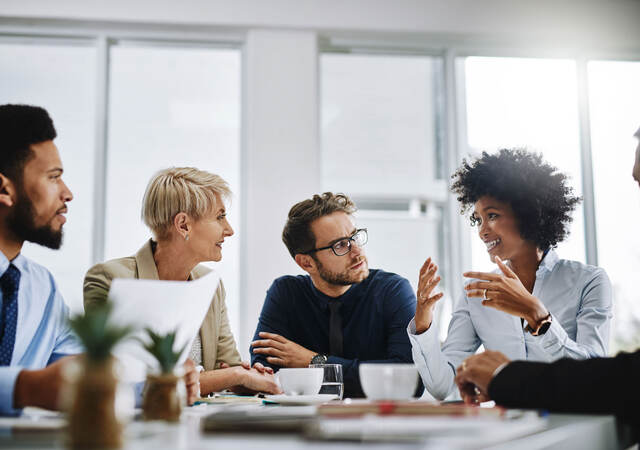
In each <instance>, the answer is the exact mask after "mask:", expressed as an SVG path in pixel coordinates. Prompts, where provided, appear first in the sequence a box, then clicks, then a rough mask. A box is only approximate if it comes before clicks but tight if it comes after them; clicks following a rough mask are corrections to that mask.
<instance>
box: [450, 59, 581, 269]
mask: <svg viewBox="0 0 640 450" xmlns="http://www.w3.org/2000/svg"><path fill="white" fill-rule="evenodd" d="M463 64H464V75H465V93H466V96H465V100H466V121H467V137H468V146H469V151H470V152H471V153H472V154H473V155H478V154H479V153H480V152H481V151H488V152H493V151H497V150H498V149H500V148H513V147H526V148H527V149H529V150H533V151H537V152H541V153H542V154H543V157H544V158H545V159H546V160H547V161H548V162H550V163H551V164H553V165H555V166H556V167H557V168H558V169H559V170H560V171H561V172H564V173H567V174H568V175H569V176H570V185H571V186H572V187H573V189H574V192H575V193H576V194H577V195H581V193H582V176H581V163H580V143H579V128H578V110H577V108H578V106H577V105H578V102H577V84H576V64H575V62H574V61H570V60H545V59H525V58H487V57H470V58H466V59H464V60H463ZM471 233H472V234H473V236H472V237H471V243H472V266H473V268H474V269H480V270H493V269H494V268H495V267H496V266H495V265H494V264H492V263H491V262H490V261H489V258H488V257H487V252H486V249H485V248H484V245H483V244H482V242H481V241H480V239H478V237H477V230H476V229H472V230H471ZM558 252H559V255H560V257H561V258H565V259H574V260H577V261H582V262H584V261H585V243H584V219H583V210H582V206H580V207H578V208H577V209H576V211H575V212H574V215H573V223H572V226H571V234H570V235H569V238H568V239H567V240H566V241H565V242H563V243H561V244H560V245H559V246H558Z"/></svg>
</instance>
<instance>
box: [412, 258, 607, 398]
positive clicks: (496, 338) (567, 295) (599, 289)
mask: <svg viewBox="0 0 640 450" xmlns="http://www.w3.org/2000/svg"><path fill="white" fill-rule="evenodd" d="M470 282H471V281H470ZM533 295H534V296H536V297H537V298H538V299H540V301H542V303H544V305H545V306H546V308H547V310H548V311H549V312H550V313H551V316H552V324H551V327H549V330H548V331H547V332H546V333H545V334H544V335H542V336H532V335H531V334H530V333H528V332H526V331H524V330H523V328H522V324H521V320H520V318H519V317H516V316H512V315H510V314H507V313H504V312H502V311H498V310H496V309H493V308H490V307H487V306H483V305H482V299H478V298H469V297H467V296H466V295H465V294H463V295H462V297H461V298H460V300H459V302H458V304H457V305H456V306H455V308H454V312H453V316H452V318H451V322H450V323H449V331H448V334H447V339H446V340H445V342H444V344H443V345H442V347H441V346H440V342H439V340H438V327H437V325H436V324H435V323H434V324H432V326H431V327H430V328H429V329H428V330H427V331H425V332H424V333H422V334H416V327H415V318H414V319H412V320H411V322H409V325H408V327H407V332H408V334H409V340H410V341H411V346H412V353H413V361H414V362H415V364H416V366H417V367H418V370H419V371H420V376H421V377H422V381H423V382H424V385H425V388H426V389H427V390H428V391H429V392H430V393H431V394H432V395H433V396H434V397H435V398H436V399H439V400H442V399H445V398H447V397H448V398H459V394H458V390H457V387H456V385H455V382H454V378H455V374H456V368H457V367H458V366H459V365H460V364H461V363H462V361H464V359H465V358H467V357H468V356H471V355H473V354H474V353H475V352H476V350H478V348H479V347H480V346H481V345H483V346H484V348H485V349H487V350H497V351H500V352H502V353H504V354H505V355H506V356H507V357H509V358H510V359H512V360H517V359H520V360H530V361H544V362H550V361H554V360H556V359H559V358H565V357H568V358H575V359H586V358H592V357H596V356H606V354H607V350H608V346H609V345H608V344H609V327H610V321H611V317H612V313H611V309H612V289H611V282H610V281H609V277H608V276H607V274H606V273H605V271H604V270H603V269H601V268H599V267H594V266H588V265H585V264H582V263H579V262H577V261H568V260H565V259H559V258H558V255H557V254H556V252H555V251H553V250H550V251H549V252H548V253H547V255H546V256H545V258H544V259H543V260H542V262H541V263H540V265H539V267H538V270H537V272H536V281H535V284H534V287H533ZM525 325H526V323H525Z"/></svg>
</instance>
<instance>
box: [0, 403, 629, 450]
mask: <svg viewBox="0 0 640 450" xmlns="http://www.w3.org/2000/svg"><path fill="white" fill-rule="evenodd" d="M314 408H316V407H314V406H307V407H289V406H273V405H271V406H268V405H258V404H255V405H220V404H215V405H214V404H200V405H197V406H193V407H190V408H186V409H185V410H184V411H183V413H182V417H181V421H180V422H179V423H175V424H171V423H164V422H144V421H142V420H139V419H136V420H132V421H130V422H129V423H128V424H127V425H126V426H125V431H124V438H125V445H124V448H126V449H132V450H143V449H154V450H155V449H185V450H191V449H209V448H210V449H234V450H241V449H242V450H244V449H260V450H269V449H274V450H276V449H277V450H288V449H297V448H305V449H308V450H315V449H318V450H321V449H363V448H375V449H387V448H398V449H407V450H409V449H412V450H413V449H444V448H447V449H449V448H451V449H475V448H492V449H511V448H516V449H518V450H523V449H552V448H553V449H558V448H561V449H562V450H572V449H581V450H584V449H618V448H619V449H625V448H629V447H630V446H631V445H632V444H633V441H632V440H631V439H632V438H631V436H632V434H631V433H632V432H633V430H631V429H630V428H629V427H626V426H624V425H621V424H620V423H618V422H617V421H616V419H615V418H614V417H613V416H595V415H565V414H546V415H544V414H542V415H541V414H539V413H538V412H535V411H513V410H510V411H508V415H509V416H511V417H510V418H501V419H499V420H496V419H492V418H483V417H480V416H478V417H458V418H454V417H436V416H431V417H408V416H405V417H403V416H390V417H382V416H371V415H367V416H363V417H358V418H340V417H338V418H335V417H333V418H320V419H316V422H317V423H316V428H317V429H315V431H314V432H313V433H308V432H307V433H297V432H277V431H273V432H265V431H257V430H256V429H254V427H252V426H251V425H250V424H248V423H247V424H246V426H245V427H244V428H243V429H241V430H240V431H219V430H218V431H205V430H204V429H203V428H204V424H205V422H207V420H210V419H207V417H211V416H212V415H221V416H224V415H229V413H230V412H233V413H236V414H237V411H245V412H248V413H249V414H251V415H252V416H256V415H265V416H268V415H272V414H283V413H287V414H292V417H298V416H300V414H302V415H311V416H313V415H314V412H313V411H314ZM29 416H31V417H29ZM29 421H31V423H32V425H33V426H31V427H29V426H28V425H29ZM62 423H64V419H63V418H62V417H61V416H60V415H55V414H52V413H48V412H47V413H41V412H40V411H35V412H29V413H28V414H26V416H25V417H22V418H19V419H15V418H2V420H0V448H15V449H36V448H37V449H41V448H65V442H66V441H65V432H64V430H63V429H62V428H61V427H60V426H59V425H60V424H62ZM47 425H50V426H47ZM241 428H242V427H241ZM345 429H346V430H347V431H348V432H347V433H346V434H345ZM403 429H406V432H404V433H403V432H402V430H403ZM318 430H320V431H318ZM354 430H355V432H354Z"/></svg>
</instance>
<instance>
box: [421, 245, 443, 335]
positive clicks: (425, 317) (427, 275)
mask: <svg viewBox="0 0 640 450" xmlns="http://www.w3.org/2000/svg"><path fill="white" fill-rule="evenodd" d="M437 272H438V266H437V265H436V264H435V263H434V262H433V261H432V260H431V257H429V258H427V260H426V261H425V262H424V264H423V265H422V268H421V269H420V278H419V279H418V290H417V291H416V297H417V303H416V317H415V322H416V333H418V334H420V333H424V332H425V331H426V330H428V329H429V327H431V322H432V321H433V309H434V308H435V305H436V302H437V301H438V300H440V299H441V298H442V296H443V293H442V292H440V293H437V294H434V295H431V293H432V292H433V290H434V289H435V287H436V286H437V285H438V283H439V282H440V276H436V273H437Z"/></svg>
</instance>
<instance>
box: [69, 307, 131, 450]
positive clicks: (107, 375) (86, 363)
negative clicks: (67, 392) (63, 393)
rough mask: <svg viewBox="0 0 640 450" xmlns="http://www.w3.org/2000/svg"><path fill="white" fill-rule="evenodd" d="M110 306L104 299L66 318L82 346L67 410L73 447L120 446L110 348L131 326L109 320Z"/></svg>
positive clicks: (115, 383) (114, 379) (119, 427)
mask: <svg viewBox="0 0 640 450" xmlns="http://www.w3.org/2000/svg"><path fill="white" fill-rule="evenodd" d="M111 310H112V306H111V304H109V303H106V304H105V305H101V306H99V307H95V308H92V309H91V310H90V311H87V313H86V314H85V315H79V316H76V317H74V318H72V319H70V321H69V322H70V325H71V328H72V330H73V331H74V332H75V334H76V335H77V336H78V338H79V339H80V341H81V342H82V344H83V345H84V348H85V353H84V354H83V355H82V356H81V357H80V358H79V365H80V370H79V371H78V373H77V377H75V380H74V381H73V389H72V392H73V395H72V399H71V405H70V410H69V437H70V444H71V446H72V447H74V448H94V447H102V448H105V447H108V448H119V447H121V446H122V425H121V423H120V422H119V420H118V418H117V417H116V412H115V398H116V389H117V385H118V380H117V378H116V374H115V372H114V358H113V356H112V350H113V348H114V347H115V345H116V344H117V343H118V342H120V341H121V340H122V339H123V338H124V337H126V336H127V335H128V334H129V333H130V332H131V330H132V329H131V327H127V326H117V325H113V324H110V323H109V316H110V314H111Z"/></svg>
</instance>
